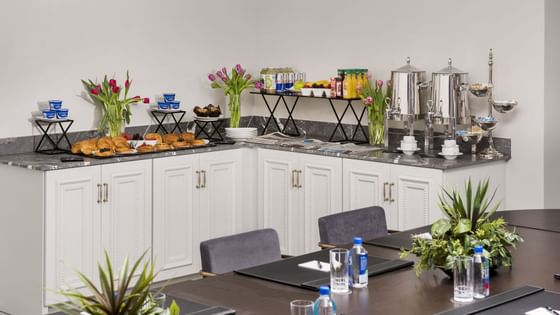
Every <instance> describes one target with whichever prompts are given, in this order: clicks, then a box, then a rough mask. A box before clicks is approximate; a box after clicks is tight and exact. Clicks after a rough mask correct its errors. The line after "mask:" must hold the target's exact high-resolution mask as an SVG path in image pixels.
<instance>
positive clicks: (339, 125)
mask: <svg viewBox="0 0 560 315" xmlns="http://www.w3.org/2000/svg"><path fill="white" fill-rule="evenodd" d="M328 100H329V103H330V104H331V108H332V110H333V113H334V116H335V117H336V121H337V123H336V126H335V127H334V130H333V132H332V134H331V136H330V138H329V141H330V142H354V143H367V142H368V140H367V139H368V133H367V131H366V130H365V129H364V126H362V118H363V117H364V115H365V113H366V107H365V106H364V108H363V109H362V113H361V114H360V116H358V114H357V113H356V110H355V109H354V106H353V105H352V99H348V100H347V101H348V103H346V107H345V108H344V111H343V112H342V115H340V116H338V113H337V112H336V108H335V107H334V104H333V101H332V100H333V99H331V98H328ZM348 109H350V110H351V111H352V113H353V114H354V117H355V118H356V121H357V124H356V127H354V132H352V138H348V135H347V134H346V131H345V130H344V127H343V126H342V119H344V116H345V115H346V113H348ZM338 129H340V131H341V132H342V135H343V136H344V137H343V138H342V139H338V140H334V136H335V134H336V131H337V130H338ZM358 130H360V131H361V132H362V134H363V135H364V137H365V139H366V140H356V134H357V133H358Z"/></svg>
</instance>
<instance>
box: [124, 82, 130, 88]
mask: <svg viewBox="0 0 560 315" xmlns="http://www.w3.org/2000/svg"><path fill="white" fill-rule="evenodd" d="M129 86H130V81H128V80H126V81H124V87H125V88H128V87H129Z"/></svg>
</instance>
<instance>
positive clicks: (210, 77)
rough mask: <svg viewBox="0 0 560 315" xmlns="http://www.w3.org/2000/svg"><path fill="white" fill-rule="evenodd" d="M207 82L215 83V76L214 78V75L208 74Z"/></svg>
mask: <svg viewBox="0 0 560 315" xmlns="http://www.w3.org/2000/svg"><path fill="white" fill-rule="evenodd" d="M208 80H210V81H212V82H214V81H216V76H215V75H214V74H212V73H210V74H209V75H208Z"/></svg>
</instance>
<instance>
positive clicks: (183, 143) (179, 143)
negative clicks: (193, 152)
mask: <svg viewBox="0 0 560 315" xmlns="http://www.w3.org/2000/svg"><path fill="white" fill-rule="evenodd" d="M173 146H174V147H176V148H188V147H190V146H191V143H190V142H187V141H184V140H182V141H181V140H179V141H175V142H173Z"/></svg>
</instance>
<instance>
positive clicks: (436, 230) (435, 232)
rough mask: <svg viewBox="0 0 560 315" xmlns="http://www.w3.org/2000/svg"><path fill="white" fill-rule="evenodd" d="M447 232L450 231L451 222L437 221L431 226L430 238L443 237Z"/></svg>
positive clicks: (445, 220)
mask: <svg viewBox="0 0 560 315" xmlns="http://www.w3.org/2000/svg"><path fill="white" fill-rule="evenodd" d="M449 230H451V222H449V220H447V219H439V220H437V221H436V222H434V224H432V237H439V236H442V235H445V233H447V232H448V231H449Z"/></svg>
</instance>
